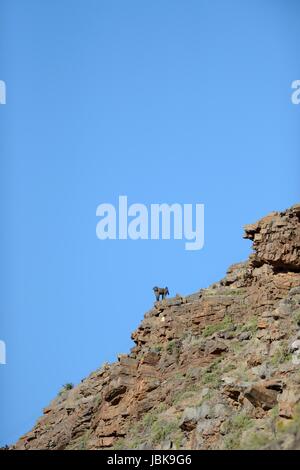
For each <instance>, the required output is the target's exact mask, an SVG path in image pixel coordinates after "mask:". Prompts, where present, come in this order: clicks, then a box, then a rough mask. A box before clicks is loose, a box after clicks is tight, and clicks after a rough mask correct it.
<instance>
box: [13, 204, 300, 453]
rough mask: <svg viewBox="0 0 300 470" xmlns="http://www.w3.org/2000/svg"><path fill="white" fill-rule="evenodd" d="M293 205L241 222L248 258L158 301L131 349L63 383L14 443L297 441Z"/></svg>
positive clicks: (299, 380) (264, 444)
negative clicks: (188, 291)
mask: <svg viewBox="0 0 300 470" xmlns="http://www.w3.org/2000/svg"><path fill="white" fill-rule="evenodd" d="M299 214H300V205H297V206H294V207H292V208H291V209H289V210H287V211H286V212H283V213H277V212H276V213H272V214H270V215H269V216H267V217H265V218H264V219H262V220H261V221H259V222H257V223H256V224H252V225H248V226H246V227H245V237H246V238H250V239H251V240H253V248H254V253H253V254H252V255H251V256H250V258H249V260H248V261H247V262H245V263H239V264H236V265H233V266H231V267H230V268H229V270H228V273H227V275H226V276H225V278H224V279H222V280H221V281H220V282H218V283H215V284H213V285H212V286H211V287H210V288H208V289H202V290H200V291H199V292H197V293H195V294H193V295H190V296H187V297H181V296H179V295H177V296H176V297H175V298H173V299H169V300H164V301H162V302H157V303H155V304H154V307H153V308H152V309H151V310H150V311H149V312H147V313H146V314H145V317H144V320H143V321H142V323H141V325H140V326H139V327H138V328H137V329H136V330H135V331H134V332H133V333H132V339H133V341H134V343H135V346H134V347H133V348H132V349H131V351H130V353H129V354H122V355H119V357H118V362H116V363H113V364H105V365H104V366H102V367H101V368H100V369H99V370H97V371H96V372H94V373H92V374H91V375H90V376H89V377H88V378H87V379H85V380H83V381H82V383H80V384H79V385H78V386H76V387H75V388H73V389H71V390H63V391H62V393H61V394H60V395H59V396H58V397H57V398H56V399H55V400H54V401H53V402H52V403H51V404H50V405H49V406H48V407H47V408H45V410H44V415H43V416H42V417H41V418H40V419H39V421H38V422H37V424H36V426H35V427H34V429H33V430H32V431H31V432H29V433H27V434H26V435H25V436H23V437H22V438H21V439H20V440H19V441H18V442H17V443H16V445H15V446H14V447H15V448H16V449H112V448H114V449H117V448H136V449H146V448H151V449H153V448H154V449H170V448H174V449H191V448H192V449H224V448H226V449H231V448H292V447H294V448H297V446H298V442H299V441H300V434H299V432H298V428H299V423H300V408H299V407H300V385H299V384H300V372H299V361H298V362H297V360H296V359H295V357H296V356H295V355H297V354H298V351H299V350H300V346H299V348H298V346H297V344H298V343H297V341H299V339H300V287H299V286H300V272H299V267H300V257H299V250H300V242H299V241H300V238H299V237H300V223H299ZM296 346H297V347H296ZM297 357H298V356H297Z"/></svg>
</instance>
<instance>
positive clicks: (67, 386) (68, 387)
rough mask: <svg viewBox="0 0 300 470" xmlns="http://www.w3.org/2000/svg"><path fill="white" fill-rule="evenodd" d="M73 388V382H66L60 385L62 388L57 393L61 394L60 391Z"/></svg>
mask: <svg viewBox="0 0 300 470" xmlns="http://www.w3.org/2000/svg"><path fill="white" fill-rule="evenodd" d="M72 388H74V384H72V383H66V384H65V385H63V386H62V389H61V390H60V392H59V395H62V393H64V392H67V391H68V390H72Z"/></svg>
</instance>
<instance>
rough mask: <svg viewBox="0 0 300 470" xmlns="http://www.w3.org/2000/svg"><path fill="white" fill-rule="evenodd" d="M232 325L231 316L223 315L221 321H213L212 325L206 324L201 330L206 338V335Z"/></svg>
mask: <svg viewBox="0 0 300 470" xmlns="http://www.w3.org/2000/svg"><path fill="white" fill-rule="evenodd" d="M232 326H233V324H232V321H231V318H230V317H229V316H228V315H225V317H224V318H223V320H222V321H221V322H219V323H215V324H213V325H207V326H206V327H205V328H204V330H203V331H202V335H203V336H204V337H205V338H206V337H207V336H211V335H213V334H214V333H216V332H217V331H222V330H226V329H229V328H230V327H232Z"/></svg>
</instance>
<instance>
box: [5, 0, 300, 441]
mask: <svg viewBox="0 0 300 470" xmlns="http://www.w3.org/2000/svg"><path fill="white" fill-rule="evenodd" d="M299 42H300V2H299V1H298V0H244V1H240V0H189V1H186V0H163V1H162V0H151V1H149V0H147V1H146V0H126V1H124V0H106V1H104V0H76V1H75V0H64V1H61V0H44V1H40V0H26V2H25V1H24V0H0V79H1V80H5V82H6V85H7V104H6V105H1V106H0V172H1V173H0V192H1V199H0V207H1V245H0V252H1V268H0V283H1V290H0V291H1V296H0V316H1V320H0V339H2V340H4V341H5V342H6V345H7V365H4V366H3V365H0V380H1V385H0V390H1V402H0V428H1V429H0V443H1V444H2V445H4V444H6V443H11V442H13V441H14V440H16V439H17V438H18V437H19V436H20V435H21V434H22V433H24V432H26V431H28V430H29V429H30V428H31V427H32V426H33V424H34V422H35V420H36V419H37V418H38V417H39V416H40V415H41V411H42V408H43V407H45V406H46V405H47V404H48V403H49V401H50V400H51V399H53V398H54V397H55V396H56V394H57V393H58V391H59V389H60V388H61V386H62V385H63V384H64V383H66V382H74V383H78V382H80V380H81V379H82V378H84V377H85V376H87V375H88V374H89V373H90V372H91V371H93V370H94V369H96V368H97V367H99V366H100V365H101V364H102V363H103V362H104V361H114V360H115V359H116V354H117V353H121V352H127V351H129V349H130V347H132V346H133V343H132V341H131V340H130V333H131V332H132V331H133V330H134V329H135V328H136V327H137V326H138V324H139V322H140V321H141V319H142V318H143V314H144V313H145V312H146V311H147V310H149V309H150V308H151V306H152V303H153V300H154V298H153V292H152V287H153V286H154V285H163V286H164V285H167V286H168V287H169V290H170V294H171V295H175V294H176V293H177V292H179V293H181V294H188V293H191V292H194V291H196V290H198V289H200V288H202V287H206V286H208V285H209V284H210V283H212V282H214V281H217V280H219V279H220V278H221V277H223V276H224V274H225V272H226V268H227V267H228V266H229V265H230V264H232V263H234V262H238V261H241V260H244V259H246V258H247V256H248V254H249V252H250V243H249V241H247V240H243V239H242V233H243V232H242V226H243V225H244V224H246V223H251V222H254V221H255V220H256V219H258V218H259V217H261V216H263V215H265V214H267V213H268V212H270V211H272V210H283V209H285V208H286V207H288V206H290V205H292V204H294V203H295V202H297V201H299V200H300V198H299V189H300V188H299V186H300V185H299V173H300V171H299V170H300V168H299V167H300V163H299V151H300V133H299V122H300V105H299V106H296V105H293V104H292V103H291V92H292V91H291V83H292V81H293V80H296V79H300V64H299V50H298V49H299ZM122 194H125V195H127V196H128V198H129V203H134V202H139V203H143V204H147V205H148V204H151V203H163V202H166V203H173V202H178V203H180V204H183V203H192V204H195V203H204V204H205V246H204V248H203V250H201V251H196V252H191V251H190V252H189V251H186V250H185V249H184V242H183V241H178V240H176V241H165V240H158V241H151V240H149V241H131V240H128V241H124V240H120V241H100V240H98V239H97V238H96V234H95V229H96V223H97V218H96V215H95V213H96V207H97V206H98V204H100V203H103V202H109V203H113V204H116V203H117V200H118V196H119V195H122Z"/></svg>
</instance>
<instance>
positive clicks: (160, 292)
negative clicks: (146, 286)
mask: <svg viewBox="0 0 300 470" xmlns="http://www.w3.org/2000/svg"><path fill="white" fill-rule="evenodd" d="M153 291H154V295H155V297H156V301H157V302H159V299H160V296H161V300H163V299H164V298H165V297H166V295H170V292H169V289H168V288H167V287H156V286H155V287H153Z"/></svg>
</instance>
